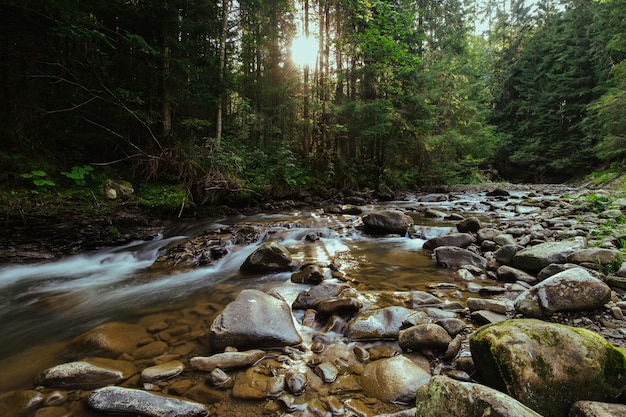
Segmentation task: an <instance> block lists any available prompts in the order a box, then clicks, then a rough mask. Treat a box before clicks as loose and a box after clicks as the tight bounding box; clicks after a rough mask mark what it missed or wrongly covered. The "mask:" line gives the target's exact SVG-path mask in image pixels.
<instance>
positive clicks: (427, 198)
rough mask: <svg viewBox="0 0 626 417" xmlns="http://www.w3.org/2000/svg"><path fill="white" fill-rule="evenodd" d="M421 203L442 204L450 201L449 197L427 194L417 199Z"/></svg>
mask: <svg viewBox="0 0 626 417" xmlns="http://www.w3.org/2000/svg"><path fill="white" fill-rule="evenodd" d="M417 201H419V202H420V203H440V202H442V201H448V196H446V195H444V194H426V195H423V196H421V197H420V198H418V199H417Z"/></svg>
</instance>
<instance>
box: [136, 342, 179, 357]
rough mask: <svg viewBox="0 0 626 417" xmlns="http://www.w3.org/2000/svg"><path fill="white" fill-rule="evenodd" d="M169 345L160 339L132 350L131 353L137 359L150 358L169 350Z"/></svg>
mask: <svg viewBox="0 0 626 417" xmlns="http://www.w3.org/2000/svg"><path fill="white" fill-rule="evenodd" d="M169 348H170V347H169V345H168V344H167V343H165V342H162V341H160V340H156V341H154V342H152V343H148V344H147V345H143V346H140V347H138V348H137V349H135V350H134V351H132V353H131V355H132V356H133V358H135V359H148V358H154V357H155V356H160V355H162V354H164V353H166V352H167V351H168V350H169Z"/></svg>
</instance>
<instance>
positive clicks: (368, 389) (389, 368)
mask: <svg viewBox="0 0 626 417" xmlns="http://www.w3.org/2000/svg"><path fill="white" fill-rule="evenodd" d="M430 377H431V375H430V373H429V372H428V371H426V370H424V369H423V368H421V367H419V366H418V365H416V364H415V363H413V362H412V361H411V360H409V359H408V358H406V357H405V356H403V355H398V356H394V357H393V358H388V359H380V360H377V361H374V362H371V363H369V364H367V365H366V366H365V369H364V371H363V375H362V376H361V377H360V381H361V385H362V387H363V391H364V392H365V393H366V394H367V395H368V396H371V397H373V398H378V399H380V400H382V401H386V402H393V403H404V404H408V403H411V402H412V401H413V400H414V399H415V391H416V390H417V389H418V388H419V387H421V386H422V385H425V384H427V383H428V381H429V380H430Z"/></svg>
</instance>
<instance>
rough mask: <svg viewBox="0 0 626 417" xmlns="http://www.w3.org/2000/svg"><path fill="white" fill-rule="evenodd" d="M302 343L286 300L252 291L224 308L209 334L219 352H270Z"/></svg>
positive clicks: (247, 291) (239, 296) (241, 295)
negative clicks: (232, 348) (226, 348)
mask: <svg viewBox="0 0 626 417" xmlns="http://www.w3.org/2000/svg"><path fill="white" fill-rule="evenodd" d="M301 342H302V338H301V337H300V334H299V333H298V331H297V330H296V328H295V326H294V323H293V318H292V316H291V310H290V309H289V306H288V305H287V303H286V302H285V300H283V299H279V298H276V297H272V296H271V295H268V294H266V293H264V292H261V291H258V290H251V289H248V290H243V291H241V292H240V293H239V295H238V296H237V298H236V299H235V300H234V301H233V302H231V303H229V304H228V305H227V306H226V308H225V309H224V311H223V312H222V313H221V314H220V315H218V316H217V317H216V319H215V320H214V321H213V324H212V325H211V329H210V333H209V343H210V344H211V346H212V347H213V348H214V349H215V350H218V351H219V350H223V349H224V348H225V347H227V346H234V347H237V348H240V349H248V348H271V347H279V346H291V345H297V344H299V343H301Z"/></svg>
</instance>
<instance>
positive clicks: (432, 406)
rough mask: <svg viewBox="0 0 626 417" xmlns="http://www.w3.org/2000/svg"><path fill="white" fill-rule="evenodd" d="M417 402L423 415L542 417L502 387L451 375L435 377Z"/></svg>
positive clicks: (437, 416)
mask: <svg viewBox="0 0 626 417" xmlns="http://www.w3.org/2000/svg"><path fill="white" fill-rule="evenodd" d="M415 404H416V405H417V409H416V413H415V414H414V415H416V416H420V417H484V416H487V415H489V416H497V417H541V415H540V414H538V413H536V412H535V411H533V410H531V409H530V408H528V407H526V406H525V405H524V404H522V403H520V402H519V401H517V400H515V399H514V398H512V397H509V396H508V395H506V394H504V393H502V392H500V391H498V390H495V389H493V388H489V387H486V386H484V385H480V384H474V383H471V382H461V381H457V380H454V379H452V378H448V377H447V376H434V377H432V379H431V380H430V382H429V383H428V385H424V386H422V387H421V388H419V389H418V390H417V393H416V401H415Z"/></svg>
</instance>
